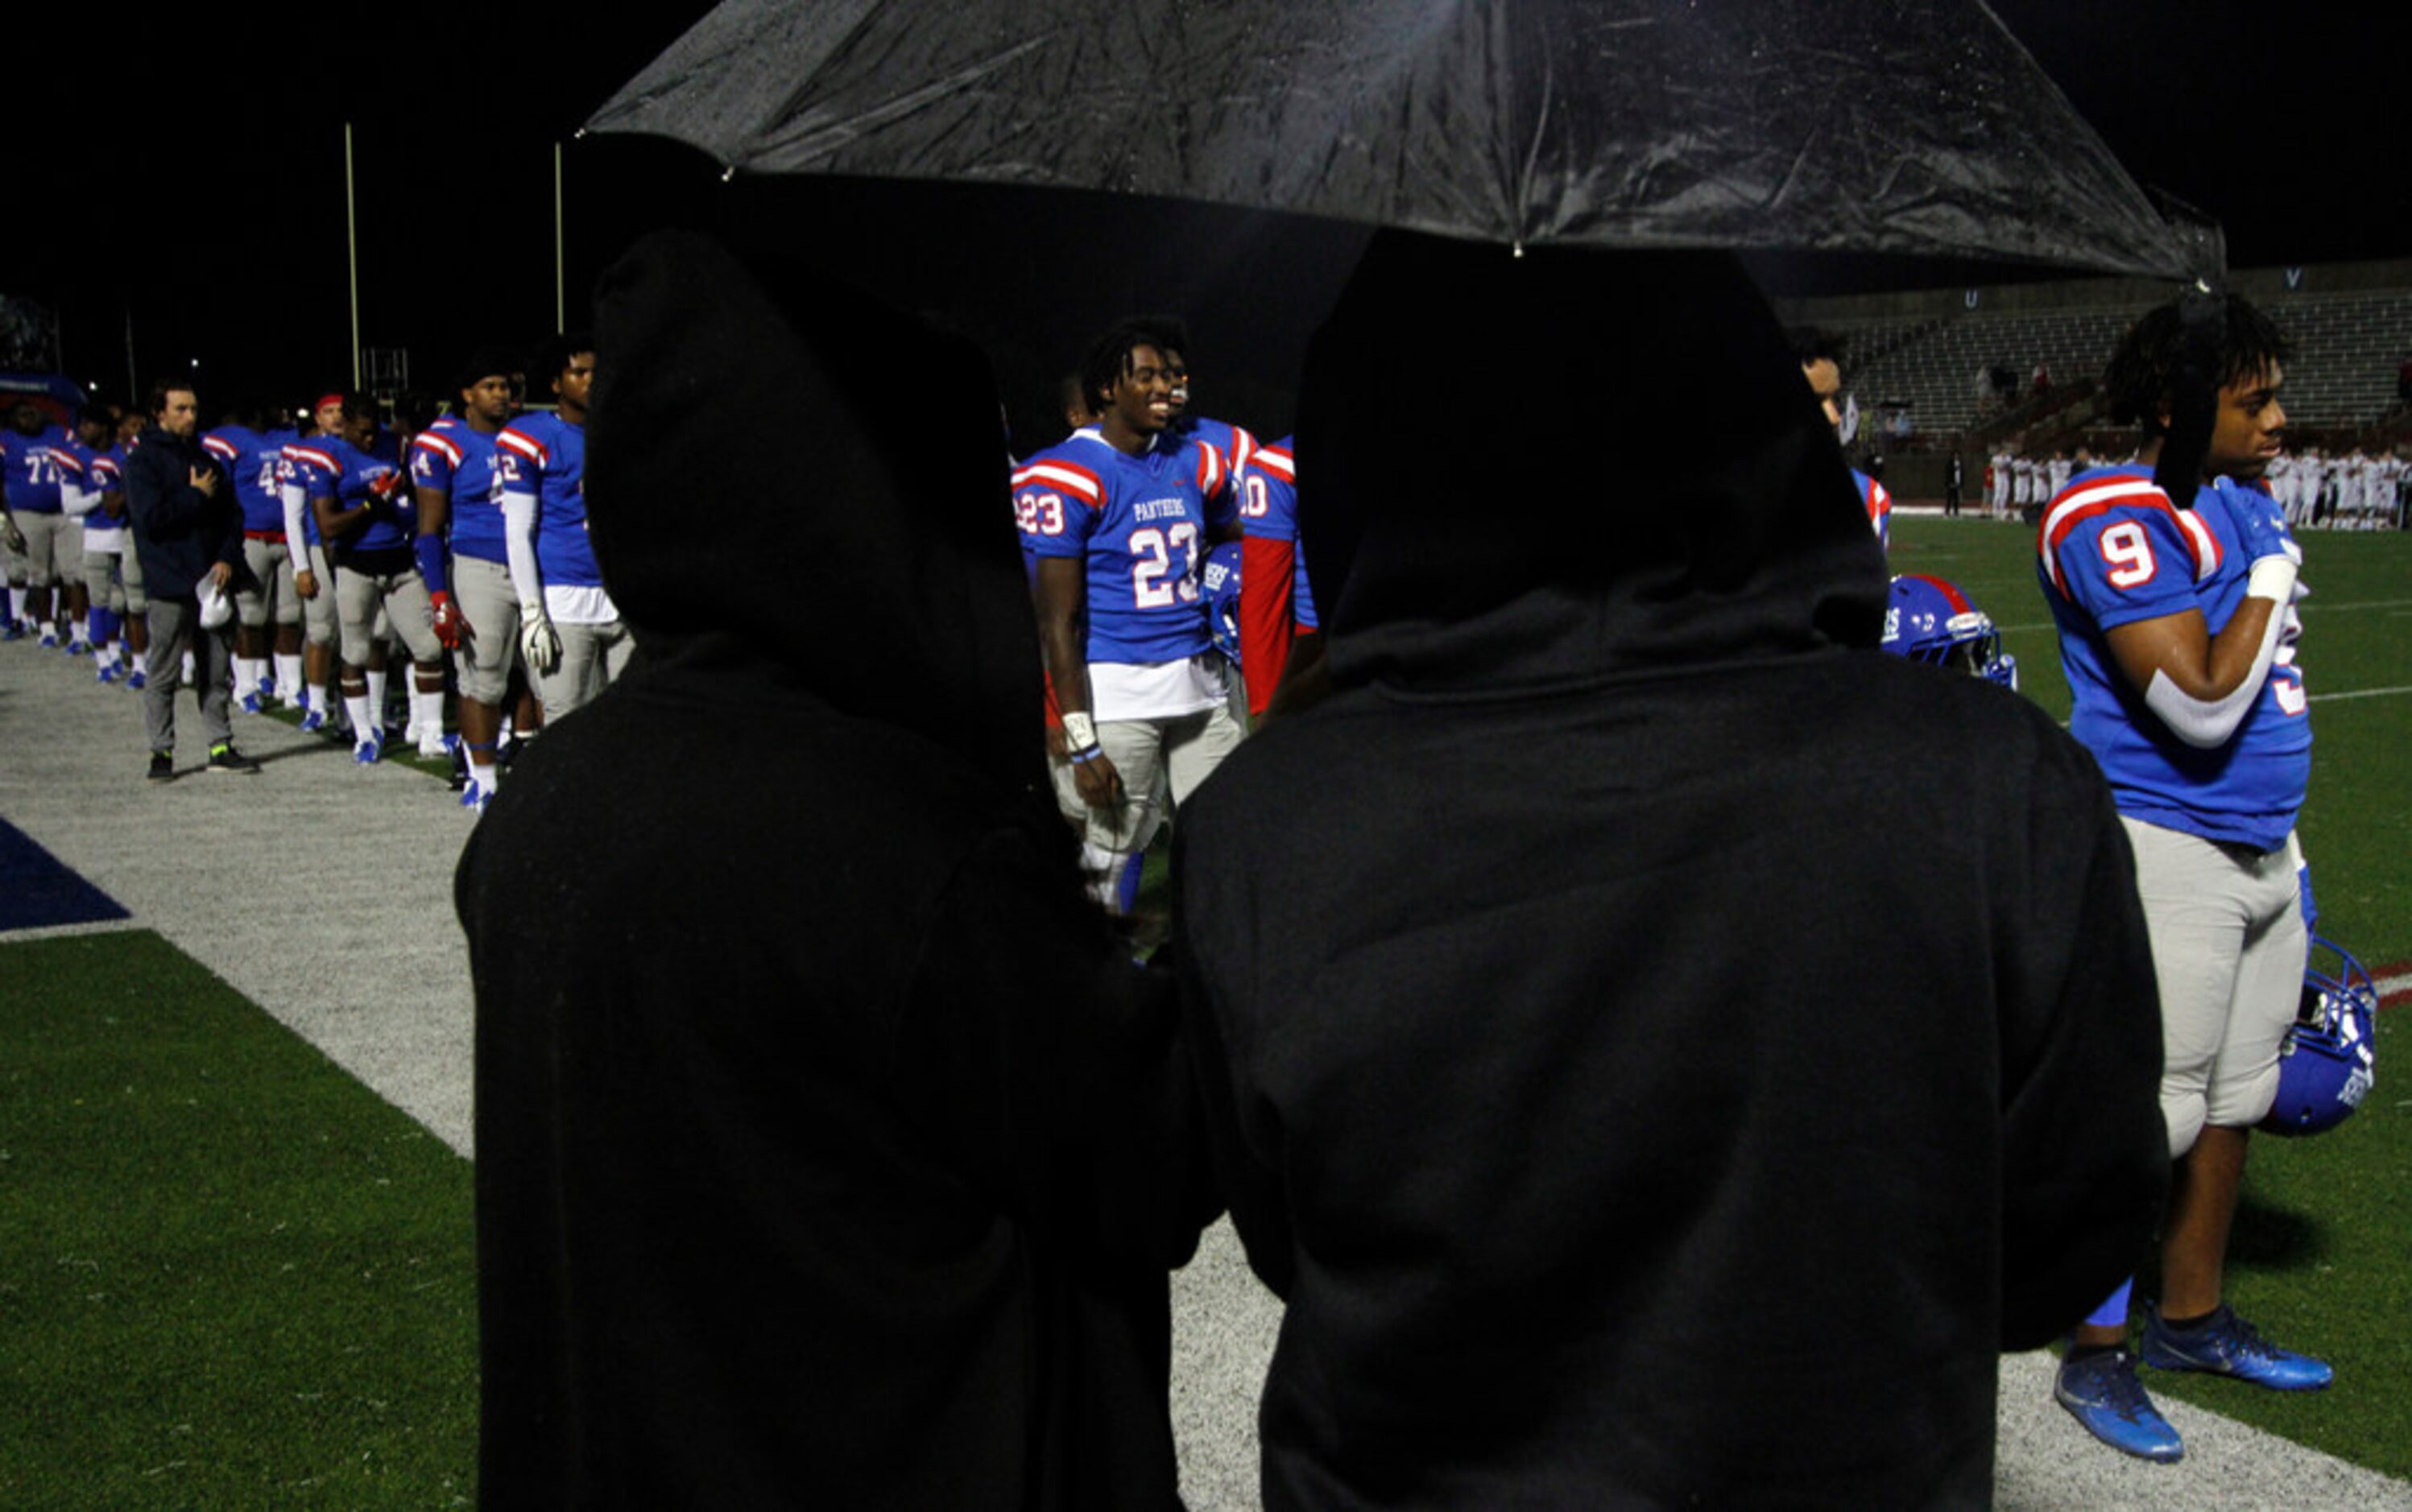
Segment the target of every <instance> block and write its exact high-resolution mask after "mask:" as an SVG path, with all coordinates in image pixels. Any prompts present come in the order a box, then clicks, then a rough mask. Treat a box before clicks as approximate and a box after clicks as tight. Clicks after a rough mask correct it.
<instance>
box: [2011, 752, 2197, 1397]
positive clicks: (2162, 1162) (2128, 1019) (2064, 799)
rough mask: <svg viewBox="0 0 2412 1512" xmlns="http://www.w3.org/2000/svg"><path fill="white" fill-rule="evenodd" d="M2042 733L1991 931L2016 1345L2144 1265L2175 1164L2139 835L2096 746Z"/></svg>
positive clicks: (2059, 1327)
mask: <svg viewBox="0 0 2412 1512" xmlns="http://www.w3.org/2000/svg"><path fill="white" fill-rule="evenodd" d="M2040 723H2041V722H2040V721H2038V722H2037V724H2038V726H2039V725H2040ZM2036 734H2037V738H2038V751H2037V758H2036V760H2035V762H2034V763H2033V767H2032V770H2033V771H2034V773H2035V777H2034V781H2035V787H2034V789H2033V792H2034V798H2033V800H2032V801H2031V804H2030V811H2029V814H2028V815H2027V816H2026V820H2025V827H2026V828H2025V834H2024V835H2023V837H2022V838H2019V839H2017V840H2013V841H2010V842H2008V843H2006V844H2003V845H2001V846H2000V847H1998V849H1999V851H2000V853H2001V854H2004V855H2005V856H2021V857H2022V865H2020V866H2018V868H2017V870H2016V872H2015V873H2014V874H2013V875H2011V876H2010V877H2009V878H2008V879H2007V880H2006V881H2005V882H2004V883H2003V884H2002V886H2001V897H2000V901H1999V902H1997V904H1996V907H1997V913H1996V916H1995V920H1994V931H1993V932H1994V937H1995V939H1996V941H1997V942H1998V944H1997V949H1998V950H1999V952H2000V956H1999V962H1998V963H1997V968H1996V969H1997V981H1996V983H1995V991H1996V1001H1997V1002H1998V1003H1999V1005H2000V1010H1999V1011H2000V1014H2001V1025H2000V1033H2001V1053H2002V1194H2003V1198H2002V1260H2003V1266H2002V1336H2001V1347H2002V1348H2003V1349H2004V1350H2006V1351H2015V1350H2025V1349H2035V1348H2039V1347H2041V1346H2042V1345H2043V1344H2045V1343H2049V1342H2050V1341H2051V1340H2052V1339H2053V1338H2055V1337H2057V1336H2059V1335H2060V1334H2062V1333H2064V1332H2066V1330H2067V1329H2068V1328H2069V1327H2070V1326H2071V1325H2072V1324H2074V1323H2076V1322H2077V1321H2078V1320H2079V1319H2080V1318H2081V1317H2083V1316H2084V1315H2085V1314H2086V1313H2087V1312H2088V1311H2089V1310H2090V1309H2092V1308H2093V1307H2095V1306H2096V1304H2098V1303H2099V1302H2100V1301H2101V1300H2102V1299H2103V1298H2105V1297H2107V1296H2109V1295H2110V1293H2111V1288H2112V1287H2113V1286H2115V1285H2117V1284H2118V1283H2119V1281H2120V1279H2121V1278H2122V1277H2124V1276H2125V1275H2127V1274H2128V1273H2129V1272H2131V1271H2132V1270H2134V1268H2135V1265H2136V1259H2137V1256H2138V1255H2142V1254H2144V1253H2145V1251H2146V1249H2147V1247H2148V1246H2149V1244H2150V1242H2151V1240H2152V1236H2153V1231H2154V1225H2155V1218H2156V1216H2157V1214H2158V1211H2159V1209H2160V1204H2161V1198H2162V1195H2163V1191H2164V1189H2165V1187H2166V1184H2167V1182H2168V1180H2169V1133H2168V1129H2167V1126H2166V1125H2165V1124H2164V1123H2163V1121H2162V1118H2161V1110H2160V1096H2159V1089H2160V1072H2161V1031H2160V999H2159V993H2158V991H2157V989H2156V987H2155V978H2154V976H2153V957H2152V946H2151V940H2150V936H2149V935H2148V934H2147V933H2146V931H2145V925H2144V916H2143V907H2142V905H2141V904H2140V903H2139V902H2138V901H2137V897H2136V884H2135V862H2134V859H2133V857H2132V856H2131V854H2130V852H2129V850H2128V845H2127V837H2126V833H2125V830H2123V829H2121V828H2120V825H2119V820H2118V815H2117V813H2116V812H2115V811H2114V810H2113V808H2112V807H2111V794H2110V789H2109V787H2108V785H2106V784H2105V783H2104V781H2103V779H2102V776H2101V773H2100V771H2098V769H2096V767H2095V765H2094V763H2093V760H2092V758H2091V757H2090V756H2087V755H2086V754H2085V753H2084V752H2083V750H2082V749H2081V748H2080V747H2078V746H2077V745H2076V744H2075V742H2074V741H2069V740H2067V739H2066V737H2065V736H2063V735H2061V732H2059V731H2058V730H2056V729H2045V728H2038V729H2037V731H2036Z"/></svg>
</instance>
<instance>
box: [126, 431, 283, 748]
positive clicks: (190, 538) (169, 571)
mask: <svg viewBox="0 0 2412 1512" xmlns="http://www.w3.org/2000/svg"><path fill="white" fill-rule="evenodd" d="M199 429H200V415H199V401H198V399H197V398H196V396H195V395H194V392H193V389H192V386H191V385H189V384H173V383H163V384H161V385H159V386H158V387H156V388H154V389H152V391H151V426H150V429H148V430H146V431H144V432H143V433H142V434H141V437H140V439H139V440H138V441H137V442H136V443H135V446H134V449H133V450H132V451H131V452H129V453H128V454H127V456H126V459H125V504H126V514H127V516H128V518H129V520H130V521H131V522H132V524H133V527H134V550H135V553H136V555H137V557H138V558H139V560H140V563H141V566H142V583H143V588H144V591H145V592H147V593H148V594H149V595H150V598H151V609H150V611H149V614H148V615H147V622H148V624H149V627H150V631H151V649H150V652H149V655H148V658H147V661H146V663H145V666H144V668H143V671H144V675H145V677H146V680H147V681H146V682H145V683H144V686H143V689H142V722H143V724H144V726H145V727H146V728H147V729H148V731H149V734H150V737H151V769H150V777H151V780H152V781H153V782H160V783H164V782H169V781H172V780H173V779H174V777H175V775H176V689H177V688H178V687H179V686H180V685H181V684H182V683H183V682H184V653H186V652H190V653H192V654H193V693H194V696H195V697H198V698H199V700H200V706H201V728H202V731H203V733H205V734H206V735H207V736H208V737H209V742H210V759H209V769H208V770H210V771H231V772H239V773H243V774H245V775H249V774H252V773H256V772H257V771H259V763H257V762H256V761H253V760H251V759H249V758H248V757H246V756H243V754H242V753H241V752H239V751H237V750H236V749H235V748H234V726H233V724H232V723H231V722H230V719H229V713H230V710H231V703H232V697H233V688H234V631H233V628H232V624H231V621H232V617H233V616H232V610H231V608H230V600H229V599H228V596H227V595H228V594H229V593H230V592H231V588H230V586H229V585H230V584H232V583H233V581H234V580H235V579H236V577H237V575H239V574H241V573H242V572H243V506H241V505H240V504H238V503H237V502H236V500H235V495H234V489H233V486H232V485H231V484H229V483H228V481H227V477H226V474H225V472H224V471H223V470H221V469H220V468H219V466H218V463H217V459H215V458H214V457H212V456H211V455H210V454H209V453H208V452H206V451H204V450H202V449H201V444H200V441H199ZM205 599H206V600H207V603H206V604H205V602H204V600H205Z"/></svg>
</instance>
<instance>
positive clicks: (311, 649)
mask: <svg viewBox="0 0 2412 1512" xmlns="http://www.w3.org/2000/svg"><path fill="white" fill-rule="evenodd" d="M306 413H307V415H308V419H307V421H306V422H305V423H304V424H303V426H302V428H301V433H300V435H299V436H297V437H296V438H295V440H294V441H293V442H292V443H291V444H290V445H288V446H287V448H286V453H285V464H284V465H283V466H282V467H280V468H279V469H278V472H277V492H278V495H279V497H280V500H281V502H282V503H283V504H284V506H285V544H286V550H287V554H288V555H289V556H291V557H292V559H293V592H294V595H295V596H297V597H299V598H300V599H301V727H302V728H303V729H305V730H324V731H327V732H328V733H330V734H332V733H335V732H337V731H338V730H340V729H342V728H344V727H347V726H348V724H349V720H348V717H347V716H346V713H345V712H344V708H343V705H342V703H341V702H340V701H339V700H338V699H337V698H336V697H334V696H333V695H334V694H335V693H336V692H337V690H339V689H340V687H341V682H340V679H339V678H338V676H337V674H336V670H335V665H336V655H335V653H336V646H335V641H336V639H337V633H338V624H337V615H336V612H335V568H334V565H333V564H332V563H331V562H330V561H328V559H327V548H326V543H325V542H323V541H321V540H320V539H319V538H318V517H317V515H316V512H315V511H313V510H312V509H311V507H310V491H309V478H308V474H307V472H306V471H305V469H304V467H303V463H302V460H301V455H300V453H299V451H298V449H297V448H299V447H300V446H301V443H303V442H306V441H311V440H315V439H316V438H317V437H319V436H331V435H340V434H342V433H343V428H344V396H343V395H342V394H340V393H330V394H324V395H321V396H320V397H319V399H318V402H317V403H316V404H313V405H311V406H310V408H309V409H308V411H307V412H306Z"/></svg>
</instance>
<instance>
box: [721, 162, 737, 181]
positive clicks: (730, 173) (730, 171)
mask: <svg viewBox="0 0 2412 1512" xmlns="http://www.w3.org/2000/svg"><path fill="white" fill-rule="evenodd" d="M735 177H737V165H736V164H734V163H731V164H729V165H728V167H726V168H723V169H721V170H720V182H721V183H728V181H729V180H731V179H733V178H735Z"/></svg>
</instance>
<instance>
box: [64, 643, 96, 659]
mask: <svg viewBox="0 0 2412 1512" xmlns="http://www.w3.org/2000/svg"><path fill="white" fill-rule="evenodd" d="M67 654H68V655H70V656H89V655H91V654H92V642H91V641H89V640H70V641H68V642H67Z"/></svg>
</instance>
